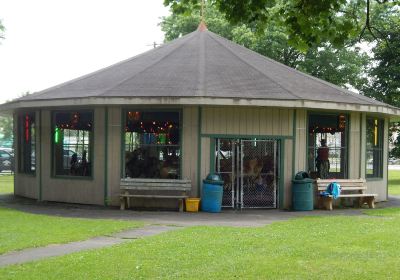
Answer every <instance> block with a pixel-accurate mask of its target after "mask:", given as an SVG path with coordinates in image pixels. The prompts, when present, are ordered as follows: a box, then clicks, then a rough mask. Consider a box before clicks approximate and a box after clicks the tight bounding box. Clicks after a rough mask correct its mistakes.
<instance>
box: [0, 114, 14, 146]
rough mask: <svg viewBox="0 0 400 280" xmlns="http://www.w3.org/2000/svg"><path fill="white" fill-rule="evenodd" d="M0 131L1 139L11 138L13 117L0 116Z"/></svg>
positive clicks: (9, 139)
mask: <svg viewBox="0 0 400 280" xmlns="http://www.w3.org/2000/svg"><path fill="white" fill-rule="evenodd" d="M0 133H1V134H2V136H3V139H5V140H8V141H11V140H12V138H13V117H12V116H7V117H4V116H0Z"/></svg>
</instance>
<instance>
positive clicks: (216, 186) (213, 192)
mask: <svg viewBox="0 0 400 280" xmlns="http://www.w3.org/2000/svg"><path fill="white" fill-rule="evenodd" d="M223 184H224V181H223V180H222V178H221V176H220V175H219V174H216V173H210V174H208V176H207V178H206V179H205V180H203V188H202V194H201V210H202V211H204V212H212V213H218V212H221V207H222V193H223V187H222V186H223Z"/></svg>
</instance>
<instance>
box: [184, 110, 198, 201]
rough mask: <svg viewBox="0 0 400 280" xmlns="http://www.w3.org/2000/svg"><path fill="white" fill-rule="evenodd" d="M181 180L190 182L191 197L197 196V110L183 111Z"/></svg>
mask: <svg viewBox="0 0 400 280" xmlns="http://www.w3.org/2000/svg"><path fill="white" fill-rule="evenodd" d="M182 139H183V158H182V167H181V168H182V178H183V179H190V180H191V181H192V193H191V195H192V196H197V195H198V193H197V190H198V188H197V176H196V173H197V162H198V160H197V150H198V144H197V141H198V108H197V107H185V108H184V109H183V137H182Z"/></svg>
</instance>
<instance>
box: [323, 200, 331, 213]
mask: <svg viewBox="0 0 400 280" xmlns="http://www.w3.org/2000/svg"><path fill="white" fill-rule="evenodd" d="M332 204H333V198H332V197H325V198H324V207H325V209H326V210H329V211H332V210H333V207H332Z"/></svg>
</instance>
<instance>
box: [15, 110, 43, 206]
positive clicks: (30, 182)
mask: <svg viewBox="0 0 400 280" xmlns="http://www.w3.org/2000/svg"><path fill="white" fill-rule="evenodd" d="M22 112H23V111H22ZM13 117H14V120H13V122H14V126H13V127H14V128H13V133H14V167H15V175H14V194H16V195H20V196H24V197H29V198H33V199H39V192H40V190H39V188H40V166H39V162H40V144H39V143H40V125H39V124H40V113H39V112H38V111H36V112H35V120H36V124H37V125H36V128H35V129H36V131H35V141H36V147H35V148H36V154H35V162H36V166H35V168H36V172H35V174H24V173H19V171H18V169H19V168H18V166H19V161H18V159H19V147H18V145H19V141H18V139H19V138H20V137H21V136H20V135H19V133H18V114H14V116H13Z"/></svg>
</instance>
